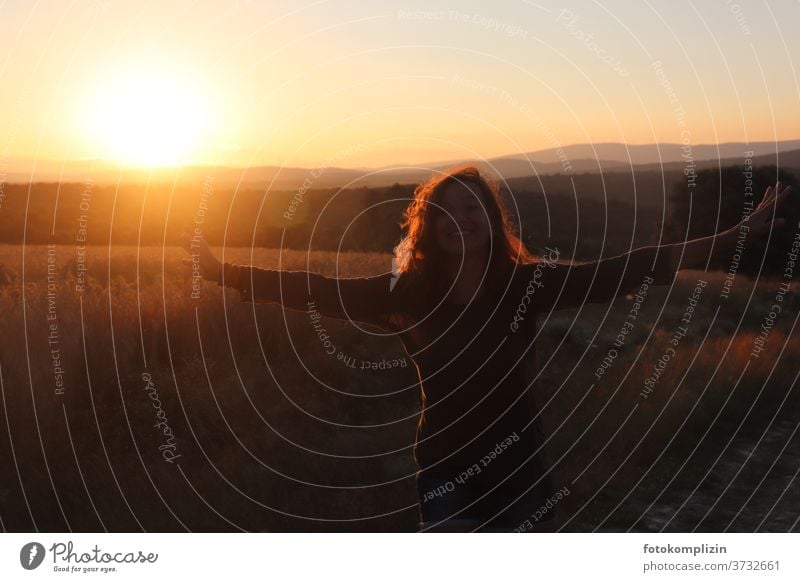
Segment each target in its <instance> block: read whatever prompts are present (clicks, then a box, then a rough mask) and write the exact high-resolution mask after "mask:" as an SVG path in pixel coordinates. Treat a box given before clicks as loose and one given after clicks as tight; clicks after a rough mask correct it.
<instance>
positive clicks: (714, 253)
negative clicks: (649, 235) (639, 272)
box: [662, 182, 792, 271]
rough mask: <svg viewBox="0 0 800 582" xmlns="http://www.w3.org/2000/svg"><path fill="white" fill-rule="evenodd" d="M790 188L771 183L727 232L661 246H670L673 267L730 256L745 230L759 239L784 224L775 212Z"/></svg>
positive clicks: (684, 267) (675, 269)
mask: <svg viewBox="0 0 800 582" xmlns="http://www.w3.org/2000/svg"><path fill="white" fill-rule="evenodd" d="M791 189H792V187H791V186H787V187H786V188H784V189H783V190H781V183H780V182H778V183H777V184H776V185H775V188H774V189H773V187H772V186H769V187H768V188H767V190H766V192H764V197H763V198H762V199H761V202H760V203H759V205H758V206H757V207H756V209H755V210H753V212H751V213H750V214H749V215H748V216H747V217H746V218H745V219H744V220H742V221H741V222H740V223H739V224H737V225H736V226H734V227H732V228H729V229H728V230H726V231H723V232H720V233H717V234H715V235H711V236H706V237H702V238H696V239H693V240H689V241H686V242H682V243H675V244H672V245H662V248H663V247H665V246H666V247H669V248H670V254H671V261H670V262H671V266H672V270H673V271H677V270H678V269H687V268H691V267H694V266H696V265H699V264H701V263H702V262H703V261H705V260H707V259H708V258H709V257H712V258H715V257H725V256H727V255H728V254H729V253H731V252H732V251H733V249H734V248H735V247H736V242H737V240H738V238H739V234H740V232H742V231H744V232H746V233H747V238H749V239H751V240H757V239H758V238H760V237H761V236H763V235H764V234H765V233H766V232H767V231H768V230H770V229H771V228H772V225H773V223H774V224H775V226H777V227H782V226H783V224H784V220H783V219H782V218H778V219H775V211H776V209H777V207H778V206H779V205H780V204H781V203H783V201H784V200H786V198H787V196H788V195H789V191H790V190H791Z"/></svg>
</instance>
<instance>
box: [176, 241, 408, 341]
mask: <svg viewBox="0 0 800 582" xmlns="http://www.w3.org/2000/svg"><path fill="white" fill-rule="evenodd" d="M182 246H183V247H184V248H185V249H186V250H187V251H188V252H189V253H191V254H192V259H185V260H184V263H186V264H195V263H196V264H197V265H198V266H199V270H200V274H201V275H202V277H203V278H204V279H207V280H210V281H216V282H217V283H218V284H219V285H221V286H225V287H231V288H233V289H236V290H238V291H239V294H240V296H241V300H242V301H246V302H252V303H278V304H280V305H282V306H283V307H286V308H288V309H295V310H298V311H306V312H312V311H314V312H316V313H319V314H320V315H323V316H328V317H336V318H339V319H348V320H355V321H362V322H364V323H369V324H372V325H377V326H379V327H383V328H387V329H389V324H388V320H389V315H390V313H391V306H392V301H391V300H392V298H393V297H392V296H391V295H390V292H391V278H392V277H391V273H386V274H385V275H378V276H375V277H356V278H334V277H325V276H323V275H320V274H319V273H311V272H307V271H282V270H275V269H262V268H259V267H251V266H245V265H235V264H231V263H224V264H223V263H221V262H220V261H219V260H218V259H217V258H216V257H215V256H214V253H213V252H212V251H211V249H210V248H209V246H208V244H207V243H206V242H205V240H203V239H202V237H197V236H196V237H194V238H192V237H191V236H190V233H188V232H184V235H183V237H182Z"/></svg>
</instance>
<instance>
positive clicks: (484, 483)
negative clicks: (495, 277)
mask: <svg viewBox="0 0 800 582" xmlns="http://www.w3.org/2000/svg"><path fill="white" fill-rule="evenodd" d="M658 249H659V247H654V246H651V247H642V248H638V249H635V250H633V251H631V252H630V253H627V254H623V255H619V256H616V257H611V258H608V259H604V260H601V261H596V262H592V263H585V264H582V265H565V264H557V263H555V262H552V261H540V262H538V263H534V264H523V265H517V266H516V267H515V269H514V272H513V274H512V275H511V276H509V277H508V281H505V282H504V285H501V286H500V287H502V288H503V289H504V291H503V292H502V293H498V294H495V295H491V294H485V295H484V296H482V297H481V298H479V299H477V300H475V301H472V302H471V303H469V304H468V305H459V304H454V303H447V302H445V303H441V304H439V305H438V306H436V307H434V308H422V307H420V305H421V302H420V301H415V300H413V299H411V298H410V297H411V296H410V295H409V294H408V293H401V292H399V291H398V289H394V290H393V287H394V285H393V281H392V275H391V274H390V273H387V274H385V275H380V276H376V277H360V278H345V279H335V278H328V277H324V276H322V275H319V274H315V273H307V272H303V271H277V270H269V269H260V268H256V267H245V266H237V265H227V264H226V265H225V267H224V269H223V280H224V284H225V285H229V286H232V287H235V288H236V289H238V290H239V291H240V292H241V297H242V300H243V301H252V302H276V303H281V304H282V305H283V306H284V307H287V308H290V309H298V310H303V311H305V310H306V309H307V302H308V301H313V302H314V305H315V308H316V309H317V310H318V311H319V312H320V313H321V314H322V315H327V316H330V317H336V318H345V319H351V320H354V321H356V322H364V323H368V324H371V325H374V326H378V327H380V328H383V329H384V330H386V331H388V332H391V333H396V334H398V336H399V337H400V339H401V340H402V342H403V344H404V346H405V349H406V351H407V353H408V355H409V356H410V357H411V358H412V360H413V361H414V363H415V364H416V366H417V370H418V372H419V378H420V388H421V394H422V402H423V414H422V416H421V418H420V422H419V426H418V430H417V442H416V446H415V450H414V455H415V458H416V461H417V463H418V465H419V468H420V473H421V474H422V475H425V476H427V477H428V479H427V480H425V481H420V482H419V483H418V487H419V495H420V503H421V507H422V511H423V516H424V515H425V508H426V504H429V505H428V507H434V505H435V504H436V503H437V500H442V499H443V498H444V497H445V496H447V495H448V494H450V495H451V497H450V501H452V500H454V499H456V498H457V499H460V500H462V501H461V503H466V501H467V500H472V501H474V503H472V506H471V507H470V508H468V509H467V508H465V510H464V513H463V514H461V515H454V516H453V517H455V518H458V517H461V516H462V515H475V514H476V512H477V513H479V514H480V515H481V516H484V517H485V519H487V520H489V519H491V518H493V517H494V516H495V515H497V514H498V513H500V512H501V511H503V510H504V509H505V508H507V506H508V505H509V504H510V503H512V502H514V501H515V500H517V499H518V498H520V499H522V501H524V506H525V507H528V508H529V507H534V506H537V504H538V505H541V504H544V502H545V501H546V500H547V499H548V498H549V497H550V496H551V495H552V494H553V491H554V487H553V484H552V481H551V479H550V476H549V474H547V475H546V473H547V472H548V464H547V461H546V459H545V457H544V453H543V451H541V450H539V449H540V448H541V446H542V443H543V441H544V440H545V439H544V437H543V435H542V431H541V425H540V423H539V419H538V418H537V419H536V420H535V421H532V419H533V418H534V416H536V411H537V406H536V403H535V396H536V395H535V394H533V390H532V382H533V379H534V377H535V376H536V372H537V365H536V360H535V353H534V349H533V347H532V345H531V344H532V342H533V338H534V337H535V335H536V317H537V315H539V314H541V313H547V312H548V311H551V310H557V309H568V308H572V307H579V306H580V305H582V304H583V303H585V302H589V303H591V302H608V301H611V300H612V299H613V298H614V297H616V296H618V295H622V294H625V293H628V292H631V291H634V290H636V289H638V288H639V286H640V285H641V284H642V283H643V282H645V277H646V276H647V275H650V276H652V277H653V279H652V281H650V282H649V285H651V286H652V285H666V284H669V283H670V282H671V281H672V280H673V278H674V275H675V273H674V271H673V270H672V268H671V266H670V253H669V251H668V249H666V248H661V250H660V252H659V250H658ZM529 387H530V388H531V389H529ZM448 482H449V483H450V484H449V485H448ZM424 483H438V485H437V487H436V489H437V490H438V492H439V494H436V493H435V492H427V491H425V490H424V489H425V486H424ZM521 496H522V497H521ZM467 505H469V504H467ZM440 506H443V505H442V504H440ZM434 513H435V512H433V511H429V514H430V515H433V514H434ZM526 517H527V516H525V515H521V516H520V515H516V516H515V517H512V518H510V519H506V520H504V522H505V523H511V522H513V521H514V520H515V519H517V520H519V521H521V520H524V519H525V518H526ZM512 525H513V524H512Z"/></svg>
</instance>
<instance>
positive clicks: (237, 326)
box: [0, 245, 800, 531]
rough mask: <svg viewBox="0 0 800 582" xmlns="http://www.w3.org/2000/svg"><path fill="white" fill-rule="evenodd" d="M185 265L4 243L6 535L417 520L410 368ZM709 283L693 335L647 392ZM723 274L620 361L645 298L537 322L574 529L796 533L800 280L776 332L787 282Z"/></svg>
mask: <svg viewBox="0 0 800 582" xmlns="http://www.w3.org/2000/svg"><path fill="white" fill-rule="evenodd" d="M184 256H186V255H185V252H184V251H183V250H181V249H179V248H175V247H166V248H161V247H142V248H137V247H133V246H131V247H123V246H117V247H113V248H112V249H111V250H110V251H109V249H108V248H107V247H102V246H98V247H89V250H88V251H87V253H86V256H85V257H83V256H81V255H79V253H78V249H76V248H75V247H74V246H70V245H59V246H56V247H52V248H49V247H47V246H46V245H33V246H26V247H22V246H18V245H6V246H0V266H2V268H0V284H2V286H1V287H0V310H2V321H3V334H2V335H0V378H1V379H2V385H1V386H0V387H1V388H2V400H1V401H0V405H1V406H2V414H0V425H2V427H0V459H2V465H3V467H4V469H3V471H2V473H0V521H1V522H2V523H0V525H1V526H2V528H3V530H5V531H32V530H42V531H70V530H71V531H104V530H107V531H141V530H146V531H185V530H191V531H239V530H246V531H413V530H414V528H415V526H416V521H417V517H418V516H417V498H416V492H415V488H414V471H415V466H414V463H413V458H412V455H411V447H412V445H413V442H414V433H415V428H416V423H417V420H418V412H419V394H418V393H417V392H416V390H415V389H414V380H415V379H416V370H415V368H414V367H413V365H411V363H410V362H408V366H406V367H394V368H392V367H386V368H385V369H368V370H361V369H359V368H358V367H356V368H350V367H347V366H346V365H344V364H343V363H342V361H339V360H337V359H335V358H333V357H331V356H330V355H328V354H327V353H326V351H325V348H324V346H323V344H322V343H321V341H320V339H319V337H318V336H317V334H316V333H315V332H314V330H313V328H312V326H311V325H310V323H309V319H308V317H307V315H306V314H304V313H302V312H293V311H289V310H286V311H284V310H282V309H281V308H280V307H279V306H276V305H264V304H261V305H255V306H254V305H252V304H247V303H242V302H241V301H240V300H239V296H238V293H237V292H235V291H233V290H226V291H224V292H223V290H222V289H220V288H219V287H218V286H217V285H216V284H213V283H208V282H204V283H202V285H201V287H200V289H199V298H196V297H194V298H193V296H192V292H193V287H192V283H193V282H192V278H191V273H190V270H189V268H188V267H186V266H184V265H182V264H181V263H180V260H181V259H182V258H184ZM225 260H227V261H231V262H238V263H252V264H256V265H259V266H264V267H277V266H278V265H279V264H280V266H281V268H284V269H293V270H299V269H307V270H312V271H318V272H321V273H324V274H327V275H335V274H336V273H337V269H338V273H339V274H340V275H341V276H358V275H370V274H377V273H380V272H384V271H387V270H388V269H389V268H390V257H389V256H388V255H383V254H377V253H355V252H350V253H346V254H343V255H340V256H339V257H338V261H337V255H336V254H335V253H332V252H314V253H312V254H310V255H306V254H305V253H303V252H300V251H284V252H283V253H279V252H278V251H275V250H262V249H258V250H256V251H255V252H254V253H253V255H252V256H251V254H250V251H249V250H247V249H236V248H234V249H226V252H225ZM84 267H85V269H86V270H85V271H83V270H82V269H83V268H84ZM698 279H703V280H704V281H707V285H706V286H705V287H704V288H703V290H702V295H701V297H700V299H699V301H698V303H697V306H696V308H695V311H694V313H693V317H692V319H691V324H690V325H689V326H688V327H689V329H688V333H687V334H686V336H685V337H682V338H681V339H680V341H679V344H678V345H677V347H676V348H675V351H674V353H672V352H669V353H670V354H671V355H670V357H669V359H668V361H667V362H665V363H664V364H663V365H662V366H661V369H660V375H659V376H658V379H657V382H655V383H654V384H651V385H650V388H651V389H650V391H649V393H648V394H647V397H646V398H644V397H643V396H642V391H643V387H644V386H646V385H647V384H646V381H647V379H648V378H650V377H652V375H653V371H654V365H655V364H656V363H657V362H658V361H659V359H662V362H663V361H664V355H665V354H666V353H668V352H667V350H668V348H669V347H670V345H671V344H670V340H671V339H672V338H673V337H674V334H675V332H676V329H678V327H679V326H681V325H682V324H681V318H682V317H683V316H684V313H685V311H686V307H687V304H688V302H689V299H690V297H691V296H692V293H693V289H694V288H695V286H696V283H697V281H698ZM723 280H724V277H723V276H722V275H721V274H704V273H702V272H700V271H682V272H681V273H680V276H679V278H678V281H677V283H676V285H675V286H674V287H673V288H671V289H668V288H664V287H658V288H655V289H651V292H650V293H649V294H648V296H647V300H646V301H645V303H644V307H643V309H642V311H641V313H640V315H639V316H638V319H637V323H636V326H635V327H634V329H633V331H632V332H631V334H630V335H629V336H628V339H627V340H626V342H625V345H624V346H623V347H621V348H619V349H618V353H617V354H616V356H615V357H614V358H613V361H611V363H610V364H609V360H608V355H609V350H610V349H611V348H612V347H613V345H614V344H613V342H614V339H615V337H616V336H617V334H618V332H619V330H620V328H621V326H622V323H623V321H624V319H625V316H626V314H627V313H628V311H629V310H630V307H631V305H632V303H633V300H634V299H633V298H632V297H620V298H619V299H618V300H617V301H616V302H615V303H614V305H613V306H611V308H610V309H609V306H607V305H592V306H588V307H585V308H584V309H583V310H582V311H581V312H580V313H578V312H577V311H563V312H558V313H555V314H552V315H551V316H550V317H549V319H548V320H547V322H546V324H545V321H544V318H542V321H541V322H540V323H541V324H544V329H543V333H542V334H541V336H540V338H539V339H538V340H537V354H538V360H539V362H540V365H541V366H542V374H541V377H540V378H539V380H538V385H537V388H536V390H537V391H538V393H539V397H540V401H541V402H542V403H543V412H542V414H543V421H544V423H545V427H546V428H547V434H548V435H550V440H549V441H548V443H547V448H546V450H547V455H548V457H549V459H550V460H551V461H552V462H553V472H554V475H555V482H556V484H557V486H558V487H568V488H569V491H570V494H569V495H568V496H566V497H565V498H564V500H563V501H562V502H561V503H560V505H559V508H558V511H559V516H558V524H559V527H563V529H564V530H565V531H592V530H595V529H600V530H604V531H624V530H628V529H633V530H636V531H656V530H660V529H664V530H665V531H690V530H693V529H697V530H698V531H722V530H728V531H754V530H756V529H759V530H760V531H788V530H791V529H793V528H794V529H796V528H797V522H798V519H800V509H798V508H800V490H799V489H798V487H797V480H796V477H797V471H798V470H800V439H799V438H798V436H797V435H796V429H797V426H798V422H800V416H799V415H798V412H797V411H798V402H799V401H800V398H798V395H797V392H798V391H797V389H796V379H797V374H798V366H797V363H796V362H797V361H798V360H800V341H799V340H798V334H797V333H795V332H794V326H795V325H796V318H797V314H798V305H799V304H800V302H799V301H798V298H797V290H798V289H797V284H793V285H792V286H791V287H790V288H789V289H788V292H787V293H786V294H785V296H784V299H783V301H782V303H781V305H782V309H781V311H780V313H778V314H777V315H776V316H775V317H774V319H769V318H768V314H769V313H770V310H771V306H772V305H773V304H774V303H775V297H776V294H777V293H778V290H779V283H780V281H775V280H759V281H758V283H757V284H755V283H753V281H751V280H749V279H747V278H745V277H742V276H738V277H737V278H736V279H735V283H734V285H733V287H732V291H731V296H730V297H729V298H728V299H719V296H720V291H721V289H722V285H723ZM81 282H83V288H82V289H81V290H79V289H78V284H80V283H81ZM765 321H766V322H768V324H769V323H771V324H772V326H771V327H770V328H769V333H768V335H767V337H766V339H765V342H764V347H765V349H764V351H763V352H761V353H760V354H759V355H758V357H754V356H752V355H751V354H752V352H753V347H754V345H756V344H754V340H756V339H757V338H758V336H759V333H760V329H761V326H762V325H763V324H764V323H765ZM324 326H325V329H326V332H327V333H328V335H329V336H330V338H331V341H333V342H334V343H335V344H336V346H337V348H338V349H339V350H340V351H342V352H344V353H346V354H348V355H349V356H351V357H352V358H354V360H355V361H357V362H361V361H368V362H390V361H392V360H402V359H403V358H404V357H405V353H404V352H403V349H402V346H401V344H400V343H399V341H397V340H395V339H393V338H387V337H384V338H375V337H373V336H369V335H366V334H364V333H362V332H359V331H358V330H357V329H356V328H355V327H354V326H352V325H351V324H349V323H347V322H343V321H337V320H332V319H326V320H324ZM551 357H552V359H551ZM604 358H606V364H607V369H606V370H605V373H604V374H603V375H602V377H601V378H600V380H596V377H595V372H596V371H597V370H598V368H599V367H601V364H602V362H603V359H604ZM593 384H594V387H593V388H590V387H592V385H593ZM587 392H588V394H587Z"/></svg>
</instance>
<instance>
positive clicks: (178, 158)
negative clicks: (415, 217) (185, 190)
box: [0, 0, 800, 171]
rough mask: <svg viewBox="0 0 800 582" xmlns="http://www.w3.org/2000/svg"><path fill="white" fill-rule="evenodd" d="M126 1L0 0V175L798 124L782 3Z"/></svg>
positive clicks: (712, 138)
mask: <svg viewBox="0 0 800 582" xmlns="http://www.w3.org/2000/svg"><path fill="white" fill-rule="evenodd" d="M143 4H144V3H139V2H122V1H118V2H115V1H111V0H82V1H78V2H76V3H74V4H70V3H66V2H58V1H55V0H50V1H43V2H39V3H38V4H36V5H34V3H30V2H25V1H22V0H12V1H11V2H6V3H4V4H3V5H2V8H0V11H2V18H0V38H3V39H4V41H3V43H2V48H0V78H2V81H3V91H0V111H3V115H2V116H0V171H3V169H4V167H5V168H7V167H9V166H10V165H13V163H14V161H15V160H19V159H26V160H29V159H37V160H42V161H44V160H64V159H76V158H110V159H112V160H115V161H117V162H120V163H123V164H138V165H145V166H147V165H172V164H183V163H191V164H227V165H245V166H246V165H261V164H286V165H290V166H316V165H322V164H325V163H329V162H331V161H332V162H333V164H334V165H337V166H343V167H363V166H383V165H394V164H418V163H426V162H433V161H438V160H456V159H463V158H475V157H484V156H485V157H491V156H497V155H505V154H513V153H517V152H521V151H531V150H537V149H545V148H550V147H558V146H560V145H568V144H572V143H581V142H603V141H623V142H628V143H651V142H656V141H670V142H680V141H682V140H683V139H686V140H689V141H690V142H691V143H693V144H700V143H718V142H726V141H746V140H750V141H771V140H786V139H796V138H798V137H800V115H798V113H797V111H798V104H800V83H798V75H797V73H796V72H795V66H794V63H793V62H792V60H791V59H792V58H793V57H795V58H796V57H797V56H798V55H800V39H799V38H798V35H797V32H796V30H794V29H793V27H796V23H797V22H800V4H798V3H789V2H786V3H773V5H771V6H754V5H749V4H748V3H742V5H741V6H740V5H739V4H735V3H730V2H728V3H726V2H717V3H713V5H712V3H699V2H694V3H688V2H687V3H681V2H677V3H676V2H645V3H641V4H639V3H636V4H634V3H630V2H622V1H617V2H603V3H600V4H599V5H598V4H596V3H593V2H573V3H569V2H566V3H565V2H558V3H556V2H536V3H532V2H522V1H520V2H516V1H510V2H507V3H506V2H504V3H494V4H487V3H486V2H478V1H472V2H464V1H461V2H455V1H452V2H443V3H441V4H439V5H437V7H436V8H431V4H430V3H426V2H421V1H420V2H381V3H370V2H366V1H337V2H333V1H332V0H331V1H303V2H289V1H288V0H286V1H272V0H269V1H265V2H255V1H251V0H238V1H227V2H200V3H197V2H170V3H167V4H168V6H165V5H156V4H155V3H153V4H152V5H147V6H145V5H143ZM656 62H660V65H658V66H654V63H656Z"/></svg>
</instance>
